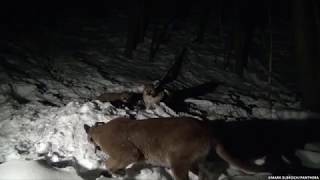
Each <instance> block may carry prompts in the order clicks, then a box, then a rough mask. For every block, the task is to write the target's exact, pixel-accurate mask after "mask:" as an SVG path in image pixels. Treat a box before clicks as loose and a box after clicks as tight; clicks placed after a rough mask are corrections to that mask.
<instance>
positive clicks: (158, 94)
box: [142, 84, 165, 109]
mask: <svg viewBox="0 0 320 180" xmlns="http://www.w3.org/2000/svg"><path fill="white" fill-rule="evenodd" d="M164 95H165V93H164V91H163V90H158V89H156V88H155V87H154V85H153V84H147V85H145V86H144V90H143V94H142V98H143V102H144V105H145V107H146V109H154V108H155V106H156V105H159V103H160V101H161V100H162V99H163V98H164Z"/></svg>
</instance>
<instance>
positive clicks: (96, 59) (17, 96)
mask: <svg viewBox="0 0 320 180" xmlns="http://www.w3.org/2000/svg"><path fill="white" fill-rule="evenodd" d="M72 23H75V22H72V21H71V22H70V24H72ZM97 24H98V22H97ZM100 24H101V22H100ZM90 25H91V26H92V27H91V26H90ZM90 25H87V24H83V25H82V26H81V27H80V33H79V34H78V35H71V34H67V33H66V34H59V33H57V32H50V31H49V32H48V34H38V36H40V37H38V38H44V39H45V38H49V37H54V38H55V40H54V41H53V42H51V43H52V44H54V43H57V42H55V41H60V42H59V46H57V47H54V48H53V47H52V46H54V45H52V44H51V43H44V42H43V44H40V45H39V44H38V45H35V44H36V43H35V42H37V40H34V39H29V40H27V39H26V40H20V41H19V40H17V41H16V42H14V41H12V42H8V47H9V48H10V49H11V50H12V51H11V52H10V51H8V52H1V54H0V56H1V59H0V61H1V63H0V112H1V113H0V163H2V164H1V165H0V180H7V179H15V180H29V179H30V180H31V179H33V180H36V179H39V180H40V179H42V180H46V179H59V180H60V179H61V180H67V179H68V180H70V179H73V180H81V179H84V180H91V179H92V180H95V179H97V180H111V179H112V180H113V179H114V180H116V179H121V178H120V177H114V178H107V177H103V176H100V172H101V171H102V170H104V168H105V167H104V165H103V161H104V159H106V158H107V155H105V154H103V153H101V152H97V153H95V149H94V147H93V146H92V145H91V144H90V143H89V142H88V140H87V136H86V133H85V131H84V129H83V125H84V124H89V125H93V124H94V123H95V122H108V121H109V120H111V119H113V118H116V117H119V116H122V117H123V116H126V117H129V116H132V115H133V116H134V117H135V118H136V119H145V118H150V117H174V116H195V117H197V118H201V117H202V116H205V117H206V118H208V119H210V120H215V119H225V120H236V119H238V118H251V117H258V118H274V119H277V118H292V117H293V118H305V117H307V116H308V115H309V114H308V112H306V111H304V110H303V109H301V107H300V102H299V99H298V98H297V97H296V96H295V95H294V93H292V92H291V91H290V90H288V89H287V88H285V87H283V86H280V85H279V84H281V83H277V82H276V81H275V82H274V84H273V85H272V86H273V87H272V91H270V90H269V86H270V85H268V84H267V83H266V82H265V81H264V80H262V79H259V77H257V76H254V73H249V72H247V74H246V76H245V78H243V79H240V78H238V77H237V76H236V75H235V74H233V73H231V72H228V71H226V70H224V69H223V68H221V66H220V64H219V59H221V58H222V56H219V55H217V54H214V53H213V52H211V50H210V48H212V46H205V45H197V44H195V45H190V47H189V53H188V61H187V62H185V63H184V65H183V67H182V69H183V70H182V73H181V74H180V75H179V77H178V79H177V80H176V81H175V82H173V83H172V84H171V85H170V89H173V90H180V89H184V88H188V87H193V86H197V85H200V84H203V83H208V82H212V81H215V82H219V83H220V84H219V85H218V87H217V88H216V89H214V90H211V91H209V92H206V93H204V94H203V95H201V96H197V97H190V98H187V99H186V100H185V102H186V103H187V104H188V105H189V110H190V111H189V112H176V111H174V110H173V109H171V108H170V107H169V106H167V105H166V104H165V103H161V104H160V105H159V106H157V107H156V108H155V109H152V110H145V109H139V108H135V109H129V108H125V107H124V108H119V107H115V106H113V105H112V104H110V103H109V102H106V103H101V102H99V101H96V100H95V97H97V96H98V95H100V94H102V93H104V92H123V91H128V92H136V93H139V92H141V90H142V88H143V84H144V83H150V82H153V81H154V80H157V79H160V78H161V76H162V75H163V74H164V73H165V72H166V70H167V69H168V68H169V67H170V66H171V65H172V63H173V59H174V55H175V54H176V52H177V51H178V50H179V49H178V47H180V46H179V44H174V43H173V44H167V45H163V47H162V48H161V50H160V52H159V54H158V55H157V57H156V58H155V61H154V62H148V60H147V59H148V44H149V43H150V36H148V37H147V38H146V42H145V43H143V44H142V45H141V46H139V48H138V50H137V52H136V53H135V58H134V59H127V58H125V57H123V56H122V55H121V52H122V51H123V48H122V47H123V42H124V37H125V36H124V34H125V32H116V31H115V30H114V29H112V28H110V29H109V27H110V26H108V25H105V26H101V25H100V26H97V25H95V24H94V23H92V24H90ZM66 26H68V24H66ZM69 26H72V25H69ZM89 32H91V34H94V36H93V37H86V36H87V35H88V33H89ZM89 34H90V33H89ZM208 36H209V35H208ZM173 37H174V38H176V40H173V41H172V42H179V40H181V41H180V42H181V43H183V42H185V41H188V38H189V37H185V33H184V34H183V36H182V35H181V34H179V33H177V34H174V35H173ZM212 38H213V37H208V39H212ZM52 39H53V38H51V40H52ZM189 39H190V38H189ZM71 40H72V41H74V42H75V44H76V43H78V46H79V47H78V46H76V47H74V46H75V45H74V44H72V43H71V44H68V43H65V44H64V43H63V42H64V41H66V42H68V41H71ZM180 45H181V44H180ZM205 47H209V48H207V49H206V48H205ZM55 48H56V49H55ZM59 48H60V49H59ZM106 48H107V49H106ZM43 54H45V55H43ZM270 102H272V103H270ZM190 112H194V113H190ZM230 133H231V132H230ZM307 151H308V150H302V151H300V152H298V154H299V156H300V157H301V159H304V160H306V161H308V160H309V161H311V160H312V162H309V164H310V163H311V164H312V166H313V167H315V166H317V167H320V162H319V156H320V155H319V151H318V152H316V151H312V152H309V151H308V152H307ZM315 157H317V158H318V159H316V158H315ZM315 159H316V160H315ZM170 173H171V172H170V170H169V169H162V168H158V167H149V168H142V169H138V170H135V171H133V172H131V173H128V175H127V177H126V178H127V179H130V178H131V179H137V180H169V179H171V178H170V175H169V174H170ZM231 174H232V173H231ZM189 175H190V178H191V179H192V180H196V179H197V176H196V175H194V174H192V173H190V174H189ZM265 177H266V175H265V174H261V175H254V176H250V177H248V176H243V175H241V174H240V175H228V174H224V175H221V176H220V179H223V180H227V179H261V178H265Z"/></svg>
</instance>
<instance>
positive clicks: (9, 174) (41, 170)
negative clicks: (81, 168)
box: [0, 160, 83, 180]
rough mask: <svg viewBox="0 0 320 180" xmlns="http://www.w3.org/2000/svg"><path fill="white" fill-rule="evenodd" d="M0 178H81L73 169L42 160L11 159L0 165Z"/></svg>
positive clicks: (5, 179) (8, 179) (7, 179)
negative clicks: (53, 165)
mask: <svg viewBox="0 0 320 180" xmlns="http://www.w3.org/2000/svg"><path fill="white" fill-rule="evenodd" d="M0 174H1V177H0V180H83V179H82V178H81V177H80V176H78V175H77V174H76V173H75V170H74V169H71V170H66V169H58V168H53V167H51V166H49V165H47V164H46V163H45V162H42V161H24V160H13V161H9V162H6V163H3V164H1V165H0Z"/></svg>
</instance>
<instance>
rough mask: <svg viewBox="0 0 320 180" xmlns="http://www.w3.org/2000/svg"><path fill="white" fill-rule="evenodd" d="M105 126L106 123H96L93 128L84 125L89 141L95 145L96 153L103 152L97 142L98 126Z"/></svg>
mask: <svg viewBox="0 0 320 180" xmlns="http://www.w3.org/2000/svg"><path fill="white" fill-rule="evenodd" d="M103 124H104V122H96V124H95V125H94V126H91V127H90V126H89V125H87V124H84V125H83V128H84V130H85V131H86V133H87V138H88V141H89V142H90V143H91V144H93V145H94V147H95V151H97V150H101V148H100V146H99V145H98V142H96V134H97V132H96V129H97V127H98V126H101V125H103Z"/></svg>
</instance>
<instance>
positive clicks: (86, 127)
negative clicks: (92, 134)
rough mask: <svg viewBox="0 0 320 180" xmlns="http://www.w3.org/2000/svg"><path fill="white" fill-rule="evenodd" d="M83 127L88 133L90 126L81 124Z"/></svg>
mask: <svg viewBox="0 0 320 180" xmlns="http://www.w3.org/2000/svg"><path fill="white" fill-rule="evenodd" d="M83 128H84V130H85V131H86V133H88V132H89V129H90V126H89V125H87V124H84V125H83Z"/></svg>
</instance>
